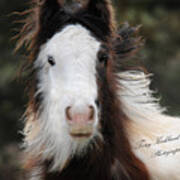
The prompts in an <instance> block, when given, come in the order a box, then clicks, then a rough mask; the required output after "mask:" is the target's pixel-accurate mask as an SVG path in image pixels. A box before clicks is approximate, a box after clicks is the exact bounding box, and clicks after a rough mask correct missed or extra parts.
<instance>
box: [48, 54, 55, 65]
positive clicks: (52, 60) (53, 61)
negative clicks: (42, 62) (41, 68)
mask: <svg viewBox="0 0 180 180" xmlns="http://www.w3.org/2000/svg"><path fill="white" fill-rule="evenodd" d="M48 63H49V64H50V65H51V66H54V65H55V64H56V63H55V60H54V58H53V57H52V56H48Z"/></svg>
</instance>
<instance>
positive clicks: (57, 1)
mask: <svg viewBox="0 0 180 180" xmlns="http://www.w3.org/2000/svg"><path fill="white" fill-rule="evenodd" d="M37 3H38V4H39V8H40V13H39V20H40V23H42V24H43V23H45V24H46V23H47V21H51V17H52V16H54V14H55V13H56V12H58V11H59V10H60V9H62V8H63V4H64V0H42V1H41V0H38V2H37Z"/></svg>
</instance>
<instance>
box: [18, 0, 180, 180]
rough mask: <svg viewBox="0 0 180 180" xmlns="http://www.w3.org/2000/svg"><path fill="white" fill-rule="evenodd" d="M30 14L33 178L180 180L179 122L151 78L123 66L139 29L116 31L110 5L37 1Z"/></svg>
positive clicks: (29, 163) (23, 35)
mask: <svg viewBox="0 0 180 180" xmlns="http://www.w3.org/2000/svg"><path fill="white" fill-rule="evenodd" d="M26 13H27V14H28V17H27V19H26V22H25V25H24V27H23V28H22V30H21V32H20V34H19V37H20V38H19V41H18V44H17V49H18V48H20V47H21V46H22V45H23V44H24V43H25V44H26V45H27V51H28V52H29V56H28V57H29V60H28V62H27V64H28V67H29V72H30V73H29V78H28V79H30V81H29V83H28V91H29V104H28V108H27V111H26V113H25V119H26V123H25V129H24V136H25V139H24V147H25V162H24V168H25V170H26V175H27V177H26V179H29V180H75V179H78V180H149V179H154V180H170V179H174V180H175V179H180V153H179V151H180V135H179V134H180V121H179V119H178V118H171V117H168V116H166V115H164V114H163V110H162V108H161V107H160V106H159V105H158V103H157V102H156V99H154V98H153V97H152V92H151V90H150V89H149V83H150V80H149V75H148V74H145V73H144V72H142V71H140V70H125V68H124V67H122V64H121V60H123V59H124V58H127V57H130V56H131V55H132V54H133V53H134V52H135V51H136V50H137V49H138V48H139V46H140V45H141V39H140V38H138V37H133V36H132V35H133V34H134V33H135V32H136V31H137V28H131V27H129V26H128V25H125V26H124V27H123V28H122V29H120V30H119V31H117V28H116V23H115V21H114V16H113V10H112V5H111V3H110V2H109V1H108V0H89V1H88V2H87V3H77V2H76V3H72V4H70V5H68V6H65V5H64V3H63V1H61V0H42V1H38V0H34V1H33V8H32V9H30V10H28V11H27V12H26ZM166 137H168V138H169V139H168V140H169V141H170V138H171V142H169V141H168V140H167V141H166ZM167 163H168V164H167Z"/></svg>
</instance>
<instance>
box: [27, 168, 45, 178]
mask: <svg viewBox="0 0 180 180" xmlns="http://www.w3.org/2000/svg"><path fill="white" fill-rule="evenodd" d="M42 173H43V172H42V168H41V167H36V168H33V169H32V171H31V173H30V175H29V177H28V179H29V180H42Z"/></svg>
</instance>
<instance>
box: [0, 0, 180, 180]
mask: <svg viewBox="0 0 180 180" xmlns="http://www.w3.org/2000/svg"><path fill="white" fill-rule="evenodd" d="M28 2H29V1H28V0H26V1H25V0H13V1H7V0H0V180H20V179H23V178H22V177H21V175H20V170H19V164H20V161H19V156H20V142H21V139H22V136H21V134H20V133H19V132H20V131H21V129H22V122H21V121H20V118H21V116H22V114H23V112H24V109H25V104H26V102H27V97H26V95H24V93H23V89H24V87H23V84H22V83H19V82H17V80H16V79H17V78H16V76H17V72H18V70H19V68H18V67H19V65H20V63H22V61H23V59H24V57H23V56H22V52H21V53H20V52H19V54H16V55H15V54H13V48H14V45H15V44H14V43H15V42H14V41H10V39H11V37H12V36H13V35H14V32H13V29H14V28H16V26H15V25H14V24H13V23H12V22H13V21H14V20H15V19H17V18H16V17H14V16H8V15H9V14H10V13H12V12H13V11H23V10H24V8H25V7H28ZM114 4H115V7H116V11H117V18H118V22H119V23H120V24H121V23H123V22H125V21H128V22H129V23H130V24H131V25H134V26H135V25H138V24H142V28H141V32H140V33H141V35H142V36H143V37H145V39H146V44H145V47H144V48H143V49H142V50H141V53H140V54H139V57H140V59H141V61H142V64H144V65H145V67H146V68H147V69H148V71H149V72H151V73H154V77H153V83H152V88H153V89H154V90H158V94H157V96H158V97H161V104H162V105H163V106H166V107H167V109H168V113H169V114H172V115H179V116H180V1H179V0H114Z"/></svg>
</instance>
